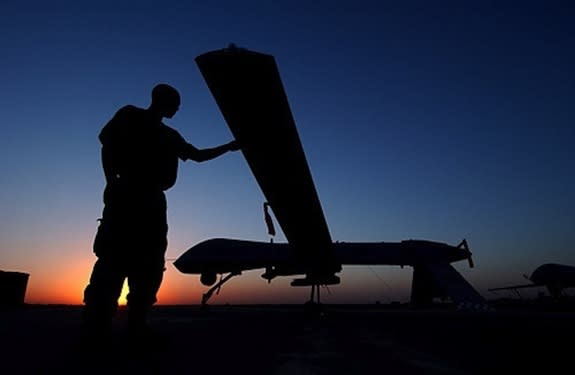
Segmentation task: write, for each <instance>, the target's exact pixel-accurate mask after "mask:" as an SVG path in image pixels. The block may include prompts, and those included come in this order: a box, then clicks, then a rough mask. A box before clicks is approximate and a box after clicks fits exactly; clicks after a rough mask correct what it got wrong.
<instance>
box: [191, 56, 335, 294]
mask: <svg viewBox="0 0 575 375" xmlns="http://www.w3.org/2000/svg"><path fill="white" fill-rule="evenodd" d="M196 63H197V65H198V67H199V69H200V71H201V73H202V75H203V77H204V79H205V81H206V83H207V85H208V87H209V89H210V91H211V92H212V95H213V96H214V98H215V100H216V102H217V104H218V106H219V108H220V111H221V112H222V114H223V116H224V118H225V120H226V122H227V124H228V126H229V128H230V130H231V131H232V133H233V135H234V137H235V138H236V140H237V141H238V142H239V143H240V145H241V150H242V153H243V155H244V157H245V159H246V161H247V163H248V165H249V167H250V169H251V170H252V173H253V174H254V176H255V178H256V180H257V182H258V184H259V186H260V188H261V190H262V191H263V193H264V195H265V198H266V199H267V202H268V203H269V205H270V207H271V208H272V210H273V212H274V215H275V216H276V219H277V220H278V222H279V224H280V226H281V229H282V231H283V233H284V234H285V236H286V238H287V240H288V242H289V243H290V245H291V247H292V249H293V250H294V252H295V254H296V256H297V258H298V260H299V262H301V264H303V265H304V266H305V267H306V269H307V271H306V274H307V275H308V277H314V278H315V277H319V278H323V277H329V276H330V275H331V276H333V275H334V273H335V272H339V271H341V264H339V263H338V262H337V260H336V258H335V256H334V250H333V248H332V241H331V236H330V233H329V230H328V226H327V223H326V220H325V217H324V214H323V210H322V207H321V204H320V201H319V198H318V195H317V191H316V189H315V186H314V183H313V179H312V176H311V172H310V169H309V166H308V163H307V160H306V157H305V154H304V151H303V147H302V144H301V141H300V138H299V135H298V132H297V129H296V126H295V122H294V119H293V116H292V113H291V110H290V106H289V103H288V100H287V97H286V94H285V91H284V87H283V84H282V81H281V78H280V75H279V71H278V68H277V65H276V62H275V59H274V57H273V56H271V55H268V54H263V53H259V52H254V51H249V50H245V49H238V48H226V49H221V50H216V51H211V52H207V53H205V54H202V55H200V56H198V57H196ZM318 281H320V280H318ZM319 283H321V282H319Z"/></svg>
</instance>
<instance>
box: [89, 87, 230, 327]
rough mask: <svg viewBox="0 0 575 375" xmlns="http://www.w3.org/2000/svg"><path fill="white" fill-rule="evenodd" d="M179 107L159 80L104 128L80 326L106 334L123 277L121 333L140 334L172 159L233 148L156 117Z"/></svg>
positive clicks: (163, 230) (155, 286) (160, 250)
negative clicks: (145, 100) (196, 139)
mask: <svg viewBox="0 0 575 375" xmlns="http://www.w3.org/2000/svg"><path fill="white" fill-rule="evenodd" d="M179 106H180V95H179V93H178V91H177V90H176V89H175V88H173V87H171V86H169V85H167V84H158V85H157V86H155V87H154V88H153V90H152V101H151V104H150V106H149V107H148V108H146V109H142V108H138V107H135V106H131V105H128V106H125V107H123V108H121V109H120V110H119V111H118V112H116V114H115V115H114V116H113V118H112V119H111V120H110V121H109V122H108V123H107V124H106V125H105V126H104V127H103V129H102V131H101V132H100V135H99V139H100V142H101V144H102V155H101V157H102V166H103V169H104V174H105V176H106V188H105V190H104V210H103V214H102V218H101V219H100V225H99V227H98V231H97V233H96V236H95V239H94V253H95V254H96V256H97V258H98V259H97V260H96V262H95V264H94V267H93V270H92V273H91V276H90V282H89V284H88V285H87V287H86V289H85V290H84V310H83V319H84V328H85V330H86V331H87V333H88V334H96V335H100V334H106V333H109V331H110V329H111V325H112V320H113V317H114V315H115V313H116V310H117V307H118V299H119V297H120V293H121V291H122V286H123V284H124V279H126V278H127V280H128V287H129V294H128V296H127V305H128V331H129V332H130V333H133V334H136V335H138V334H140V333H145V332H146V329H147V324H146V322H147V315H148V312H149V310H150V308H151V307H152V305H154V304H155V302H156V294H157V292H158V290H159V288H160V285H161V282H162V278H163V273H164V270H165V265H164V254H165V252H166V249H167V233H168V224H167V213H166V198H165V194H164V191H166V190H168V189H169V188H171V187H172V186H174V184H175V182H176V178H177V171H178V163H179V160H178V159H180V160H183V161H186V160H188V159H191V160H194V161H196V162H203V161H206V160H211V159H214V158H217V157H219V156H221V155H223V154H225V153H226V152H228V151H236V150H238V149H239V147H238V144H237V142H236V141H232V142H229V143H226V144H223V145H221V146H218V147H214V148H208V149H198V148H196V147H194V146H193V145H192V144H190V143H188V142H186V141H185V140H184V138H183V137H182V136H181V135H180V134H179V133H178V132H177V131H176V130H174V129H173V128H171V127H169V126H167V125H165V124H164V123H163V122H162V120H163V118H172V117H173V116H174V114H175V113H176V112H177V111H178V109H179Z"/></svg>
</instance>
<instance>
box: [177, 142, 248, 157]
mask: <svg viewBox="0 0 575 375" xmlns="http://www.w3.org/2000/svg"><path fill="white" fill-rule="evenodd" d="M239 149H240V147H239V145H238V142H237V141H231V142H228V143H225V144H223V145H220V146H217V147H213V148H203V149H199V148H196V147H195V146H193V145H192V144H189V143H187V144H186V147H185V150H184V152H183V155H182V160H184V161H186V160H193V161H196V162H203V161H207V160H211V159H215V158H217V157H218V156H221V155H223V154H225V153H226V152H228V151H237V150H239Z"/></svg>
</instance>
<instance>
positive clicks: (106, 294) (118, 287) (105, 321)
mask: <svg viewBox="0 0 575 375" xmlns="http://www.w3.org/2000/svg"><path fill="white" fill-rule="evenodd" d="M123 268H124V267H123V265H122V262H121V261H119V260H115V259H109V258H99V259H98V260H97V261H96V263H95V264H94V268H93V269H92V274H91V276H90V283H89V284H88V286H87V287H86V289H85V290H84V310H83V316H82V318H83V323H84V328H85V330H86V331H87V332H86V333H87V334H91V333H93V334H95V335H106V334H108V333H109V332H110V330H111V328H112V320H113V318H114V315H115V314H116V311H117V308H118V299H119V298H120V294H121V292H122V286H123V284H124V278H125V276H126V274H125V271H124V269H123Z"/></svg>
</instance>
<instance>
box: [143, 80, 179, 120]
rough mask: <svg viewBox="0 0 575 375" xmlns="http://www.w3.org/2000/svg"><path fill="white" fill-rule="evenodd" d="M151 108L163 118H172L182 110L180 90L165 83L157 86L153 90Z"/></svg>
mask: <svg viewBox="0 0 575 375" xmlns="http://www.w3.org/2000/svg"><path fill="white" fill-rule="evenodd" d="M150 108H152V109H154V110H155V111H157V112H158V113H159V114H160V115H161V116H162V117H167V118H172V117H173V116H174V115H175V114H176V112H177V111H178V109H180V94H179V93H178V90H176V89H175V88H173V87H172V86H170V85H167V84H165V83H160V84H157V85H156V86H155V87H154V89H153V90H152V104H151V106H150Z"/></svg>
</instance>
